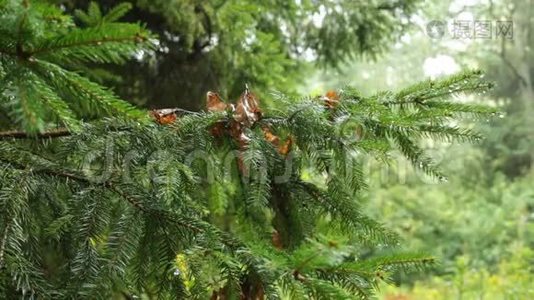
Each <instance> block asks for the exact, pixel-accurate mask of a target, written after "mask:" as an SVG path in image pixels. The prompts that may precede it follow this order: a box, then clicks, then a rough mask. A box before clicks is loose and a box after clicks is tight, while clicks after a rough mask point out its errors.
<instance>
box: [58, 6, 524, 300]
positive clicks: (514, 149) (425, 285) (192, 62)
mask: <svg viewBox="0 0 534 300" xmlns="http://www.w3.org/2000/svg"><path fill="white" fill-rule="evenodd" d="M58 2H59V3H61V4H62V5H63V7H64V8H65V10H67V11H70V12H72V13H78V15H79V16H80V19H81V20H84V21H85V22H88V23H90V22H97V21H98V19H95V18H91V15H90V14H89V15H82V14H80V12H79V11H78V12H77V10H78V9H83V10H87V9H89V12H91V11H92V12H93V15H97V14H98V10H99V9H97V7H96V6H94V5H92V6H91V5H89V3H88V1H80V0H70V1H58ZM117 3H119V1H114V0H106V1H99V6H100V9H101V10H102V11H107V10H108V9H109V8H110V7H113V6H115V5H116V4H117ZM131 3H132V6H133V10H132V11H131V12H129V13H128V14H127V15H126V17H125V20H126V21H139V22H141V23H144V24H146V25H147V27H148V29H150V30H151V31H153V32H155V33H157V34H158V35H159V38H160V40H159V47H158V49H157V50H155V51H154V52H153V53H139V54H138V57H137V60H136V61H134V62H130V63H128V64H127V65H126V66H125V67H124V66H120V67H109V68H106V69H98V70H96V71H95V70H91V71H89V70H88V71H87V72H88V73H89V74H88V75H90V76H91V77H92V78H93V79H94V80H98V81H99V82H102V83H105V84H106V85H108V86H113V87H114V89H115V90H116V91H117V92H118V93H119V94H120V95H121V96H122V98H123V99H128V100H130V101H132V102H133V103H135V104H137V105H141V106H144V107H146V108H162V107H182V108H187V109H191V110H199V109H201V107H203V106H204V97H205V96H204V95H205V93H206V91H208V90H213V91H217V92H220V93H221V95H223V97H224V98H225V99H227V98H230V99H232V100H233V99H235V98H237V96H238V94H239V92H240V91H242V89H243V86H244V84H245V83H249V84H250V85H251V86H252V87H253V89H254V90H255V91H258V93H259V94H260V95H261V98H262V101H264V102H265V104H266V105H276V103H272V102H273V100H271V99H274V97H271V96H270V95H271V94H272V93H276V92H277V91H284V92H285V93H288V92H289V93H295V94H296V93H304V94H311V95H318V94H322V93H324V92H325V91H327V90H329V89H336V88H342V87H343V86H344V85H345V84H349V83H350V84H351V85H355V86H356V87H358V88H359V89H360V90H361V92H362V93H363V94H366V95H368V94H370V93H372V92H374V91H376V90H391V89H396V88H400V87H404V86H406V85H408V84H409V83H412V82H415V81H419V80H423V79H425V78H428V77H432V78H438V77H439V76H442V75H447V74H452V73H454V72H457V71H459V70H462V69H466V68H480V69H482V70H484V71H485V73H486V76H487V77H488V79H490V80H492V81H494V82H496V84H497V85H496V88H495V89H494V90H493V92H492V93H491V94H481V95H477V96H476V97H469V98H467V97H465V99H462V100H463V101H475V102H481V103H485V104H490V105H494V106H498V107H499V108H500V109H501V111H502V112H503V113H502V115H500V118H495V119H492V120H488V121H487V122H486V124H485V125H484V126H483V128H481V130H482V131H483V132H484V135H485V136H487V139H485V140H484V141H482V142H481V143H479V144H478V145H460V146H454V147H453V146H450V147H443V145H439V147H437V145H435V144H428V145H426V146H427V147H428V148H429V150H430V151H432V152H433V154H434V157H435V158H436V159H437V160H438V161H440V162H441V167H442V168H443V170H444V171H445V173H446V174H448V175H449V180H448V181H447V182H441V183H437V182H434V181H432V180H430V179H428V178H426V177H424V175H422V174H418V173H417V172H416V171H414V170H413V169H411V168H410V167H409V164H408V163H405V162H403V161H402V160H400V159H399V158H397V157H391V161H390V164H389V168H388V169H384V168H383V167H381V168H377V167H375V164H374V162H372V161H369V162H367V164H366V166H367V168H366V170H367V172H369V174H370V175H371V177H370V182H369V184H370V189H369V191H368V195H367V201H368V203H367V209H368V211H369V212H370V213H371V214H373V215H374V216H377V217H379V218H380V220H384V221H385V222H386V224H387V226H388V227H390V228H393V229H394V230H395V231H397V232H398V233H399V234H400V235H401V236H402V237H403V238H404V242H403V244H404V245H405V246H406V247H407V248H408V249H409V250H415V251H427V252H429V253H433V254H435V255H436V256H437V257H438V259H439V260H440V264H439V265H437V266H436V267H435V268H434V269H433V270H432V271H431V272H430V273H426V274H418V275H414V274H403V275H402V276H399V277H398V278H397V279H396V280H395V282H392V284H391V285H384V286H383V287H382V289H381V297H383V298H384V299H398V300H400V299H534V285H533V284H532V283H533V282H534V269H533V266H534V186H533V184H532V182H534V171H533V170H532V159H533V150H534V118H533V117H532V116H533V115H534V114H533V113H534V97H533V96H534V90H533V82H532V80H533V75H534V59H533V55H532V46H533V37H532V36H533V34H534V33H533V28H532V27H533V26H532V18H533V6H534V3H533V1H532V0H494V1H492V0H463V1H458V0H454V1H450V0H445V1H437V0H433V1H432V0H426V1H416V0H407V1H376V0H373V1H313V0H301V1H277V0H262V1H252V0H249V1H224V0H220V1H208V2H206V1H194V0H172V1H169V0H136V1H131ZM329 3H330V4H329ZM84 16H85V19H84ZM480 21H484V22H485V23H484V24H488V23H489V24H490V26H491V28H490V29H489V30H490V31H489V32H490V33H491V35H490V36H488V34H487V31H486V32H484V31H483V30H484V28H482V27H481V26H487V25H482V23H483V22H480ZM510 21H511V23H510ZM507 24H508V25H510V24H512V26H513V27H512V28H511V29H510V27H507ZM475 25H477V26H478V27H477V26H475ZM466 26H467V27H466ZM485 29H486V30H487V29H488V28H487V27H485ZM479 30H482V31H479ZM510 30H511V31H510ZM459 31H462V32H459ZM434 148H435V149H436V150H432V149H434ZM437 149H441V150H437ZM443 149H445V150H443Z"/></svg>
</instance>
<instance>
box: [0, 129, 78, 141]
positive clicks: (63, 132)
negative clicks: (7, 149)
mask: <svg viewBox="0 0 534 300" xmlns="http://www.w3.org/2000/svg"><path fill="white" fill-rule="evenodd" d="M71 134H72V132H70V131H69V130H68V129H67V128H58V129H53V130H50V131H45V132H40V133H28V132H24V131H19V130H9V131H2V132H0V139H6V138H12V139H31V138H35V139H46V138H56V137H63V136H69V135H71Z"/></svg>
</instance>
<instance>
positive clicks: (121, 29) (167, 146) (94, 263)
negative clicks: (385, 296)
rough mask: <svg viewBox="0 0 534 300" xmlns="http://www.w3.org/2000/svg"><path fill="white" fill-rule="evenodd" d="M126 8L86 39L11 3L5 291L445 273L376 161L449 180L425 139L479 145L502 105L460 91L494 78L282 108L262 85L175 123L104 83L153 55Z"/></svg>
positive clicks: (0, 86) (78, 293) (324, 291)
mask: <svg viewBox="0 0 534 300" xmlns="http://www.w3.org/2000/svg"><path fill="white" fill-rule="evenodd" d="M123 13H124V7H118V8H116V9H115V10H112V12H110V14H109V15H107V16H97V17H98V18H96V17H94V18H91V17H90V16H89V15H85V16H83V15H82V16H83V18H84V20H85V21H86V26H85V27H83V28H79V27H76V26H75V25H74V23H73V21H72V19H71V18H70V17H68V16H66V15H64V14H63V13H62V12H61V11H60V10H59V9H57V8H55V7H54V6H50V5H47V4H44V3H41V2H37V1H35V2H31V4H30V3H29V2H28V1H0V32H1V35H0V92H1V93H0V114H1V115H2V119H3V120H2V122H1V124H0V126H1V128H2V129H3V130H5V131H4V132H3V133H0V269H1V272H0V293H1V294H2V297H4V298H5V297H26V298H43V299H48V298H55V299H57V298H89V299H95V298H102V299H109V298H112V297H117V298H121V297H122V298H125V299H131V298H134V297H148V298H156V297H161V298H170V299H176V298H178V299H208V298H210V297H211V299H238V298H241V299H267V298H268V299H271V298H272V299H307V298H309V299H353V298H362V299H364V298H368V297H369V296H370V295H372V294H373V291H374V290H375V289H376V287H377V284H378V283H379V282H380V281H382V280H386V281H387V280H388V279H389V278H390V276H391V275H392V274H394V272H396V271H397V270H407V269H410V268H416V269H418V268H421V267H424V266H426V265H428V264H430V263H432V261H433V258H432V257H430V256H427V255H422V254H414V253H402V252H400V251H398V250H396V248H397V243H398V241H397V238H396V236H395V235H394V234H392V233H391V232H390V231H389V230H388V229H386V228H384V227H383V226H382V225H381V224H380V223H379V222H378V221H376V220H373V219H370V218H368V217H367V216H365V215H364V214H362V212H361V207H360V204H361V196H362V190H363V189H365V187H366V184H365V178H364V174H363V172H362V168H361V159H362V157H364V156H374V157H380V158H386V157H387V156H388V154H390V153H391V152H392V151H396V150H400V152H401V153H402V154H403V155H405V156H406V157H407V158H408V159H409V160H410V161H411V162H413V164H414V166H416V167H418V168H420V169H422V170H423V171H425V172H426V173H428V174H429V175H430V176H435V177H437V178H439V177H441V176H443V175H441V174H440V173H439V171H438V170H437V169H436V168H435V166H434V165H433V164H432V161H431V160H430V158H429V157H428V156H426V155H425V153H424V152H423V151H422V149H421V148H420V146H419V141H421V140H422V139H428V138H430V139H439V140H445V141H455V140H460V141H464V140H477V139H478V138H479V136H478V135H477V134H476V133H474V132H472V131H471V130H469V129H466V128H462V127H459V126H457V125H453V124H461V123H457V122H456V121H458V120H459V119H461V118H462V117H464V116H480V115H485V114H489V113H491V112H492V109H489V108H487V107H483V106H479V105H475V104H469V103H458V102H451V101H447V98H449V97H450V96H451V95H453V94H456V93H464V92H465V93H467V92H478V91H484V90H486V89H487V88H489V84H488V83H487V82H485V81H484V80H483V79H481V73H480V72H478V71H468V72H464V73H461V74H457V75H454V76H451V77H448V78H444V79H442V80H437V81H426V82H422V83H419V84H416V85H414V86H411V87H408V88H406V89H404V90H401V91H399V92H396V93H394V92H381V93H377V94H375V95H373V96H369V97H364V96H362V95H360V94H359V93H358V92H357V91H355V90H353V89H351V88H346V89H344V90H341V91H338V92H329V93H327V95H325V96H324V97H317V98H306V97H304V98H302V99H292V98H287V97H285V96H283V95H280V96H279V97H278V99H277V100H276V101H277V103H276V105H275V106H274V107H275V108H274V109H271V110H261V109H260V100H259V99H257V97H256V96H254V94H253V93H252V92H251V91H250V90H249V89H248V88H247V89H246V90H245V91H244V92H243V94H242V95H241V97H240V98H239V100H238V101H237V103H236V104H235V105H230V104H226V103H224V102H222V101H221V100H220V98H218V96H217V95H216V94H215V93H211V92H210V93H208V95H207V98H208V99H207V100H208V101H207V112H198V113H197V112H195V113H192V112H187V111H180V110H172V111H169V112H167V113H171V114H173V115H174V116H173V117H170V118H167V117H166V116H167V115H168V114H167V113H166V112H161V111H160V112H158V111H153V112H152V113H150V114H149V113H147V112H144V111H141V110H139V109H136V108H135V107H133V106H131V105H130V104H128V103H127V102H124V101H122V100H120V99H118V98H117V97H116V96H115V95H114V94H113V92H111V91H110V90H108V89H106V88H104V87H102V86H101V85H99V84H98V83H95V82H94V81H92V80H91V79H89V78H90V76H91V73H90V72H89V69H90V66H91V64H94V63H120V62H123V61H124V60H126V59H128V58H131V57H132V55H133V54H135V53H137V52H138V51H150V49H151V47H153V45H152V44H151V37H150V34H149V33H148V32H147V31H146V30H145V29H143V28H142V27H141V26H139V25H137V24H125V23H119V22H117V19H118V18H119V17H120V16H121V14H123ZM95 18H96V19H95ZM178 111H179V112H182V113H179V114H176V115H175V113H176V112H178ZM149 115H152V116H153V117H154V118H155V119H156V120H157V121H158V122H151V121H150V118H148V116H149ZM162 120H163V121H162ZM162 124H163V125H162ZM58 127H59V129H58ZM17 132H18V133H17ZM51 132H55V133H56V134H51ZM57 132H59V133H60V134H58V133H57ZM15 133H17V134H15Z"/></svg>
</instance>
